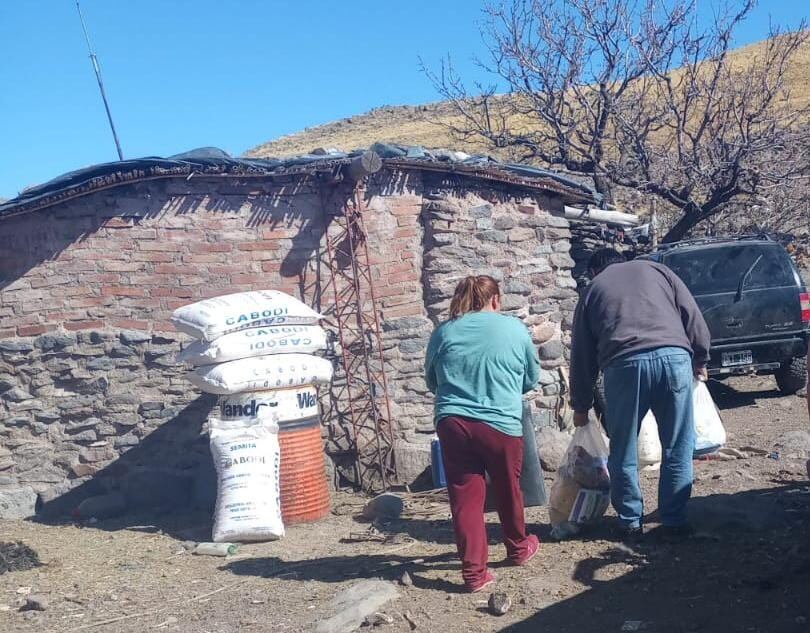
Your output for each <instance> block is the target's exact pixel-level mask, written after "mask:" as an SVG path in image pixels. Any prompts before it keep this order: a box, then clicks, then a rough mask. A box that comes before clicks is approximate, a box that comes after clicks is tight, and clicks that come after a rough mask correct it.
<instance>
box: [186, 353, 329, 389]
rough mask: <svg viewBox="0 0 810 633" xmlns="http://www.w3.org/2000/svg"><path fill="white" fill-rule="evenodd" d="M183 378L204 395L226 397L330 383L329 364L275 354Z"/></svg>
mask: <svg viewBox="0 0 810 633" xmlns="http://www.w3.org/2000/svg"><path fill="white" fill-rule="evenodd" d="M187 378H188V380H189V381H190V382H191V383H192V384H194V385H195V386H197V387H199V388H200V389H201V390H202V391H205V392H207V393H215V394H219V395H230V394H234V393H242V392H243V391H266V390H268V389H284V388H286V387H299V386H302V385H310V384H311V385H322V384H326V383H328V382H329V381H330V380H332V363H330V362H329V361H328V360H326V359H325V358H320V357H318V356H310V355H309V354H276V355H273V356H257V357H256V358H242V359H240V360H232V361H229V362H227V363H220V364H219V365H205V366H203V367H198V368H197V369H195V370H194V371H191V372H189V373H188V374H187Z"/></svg>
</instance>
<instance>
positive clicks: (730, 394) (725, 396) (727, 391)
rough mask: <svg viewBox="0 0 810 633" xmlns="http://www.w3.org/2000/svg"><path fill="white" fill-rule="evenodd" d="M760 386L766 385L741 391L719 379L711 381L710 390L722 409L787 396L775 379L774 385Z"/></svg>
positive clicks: (750, 404) (748, 405)
mask: <svg viewBox="0 0 810 633" xmlns="http://www.w3.org/2000/svg"><path fill="white" fill-rule="evenodd" d="M771 380H773V379H771ZM758 386H764V387H765V388H764V389H759V390H756V391H740V390H739V389H737V388H735V387H734V386H732V385H731V384H729V383H727V382H720V381H718V380H711V381H709V391H710V392H711V394H712V398H713V399H714V402H715V404H717V408H718V409H720V410H721V411H723V410H726V409H739V408H742V407H750V406H752V405H754V404H756V403H757V401H760V400H777V399H779V398H784V397H785V396H784V395H783V394H782V393H781V392H780V391H779V390H778V389H777V388H776V382H775V381H774V382H773V385H772V386H771V385H758Z"/></svg>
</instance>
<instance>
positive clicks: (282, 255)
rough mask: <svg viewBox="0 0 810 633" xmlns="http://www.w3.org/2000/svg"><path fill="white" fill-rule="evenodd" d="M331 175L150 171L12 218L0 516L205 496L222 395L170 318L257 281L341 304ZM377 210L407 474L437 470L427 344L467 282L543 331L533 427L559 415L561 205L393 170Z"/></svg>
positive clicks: (390, 362) (374, 239)
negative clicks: (479, 283)
mask: <svg viewBox="0 0 810 633" xmlns="http://www.w3.org/2000/svg"><path fill="white" fill-rule="evenodd" d="M320 187H321V186H320V185H318V183H317V181H316V180H315V179H314V178H312V177H309V176H299V177H297V178H292V177H287V178H286V179H276V180H274V181H272V182H270V181H268V180H266V179H265V180H263V181H262V182H261V183H256V182H253V181H249V180H246V181H243V182H240V181H232V180H231V181H227V182H223V181H218V180H212V179H207V178H206V177H199V178H197V177H195V178H194V179H192V180H190V181H186V180H180V179H178V180H168V181H156V182H152V183H142V184H137V185H127V186H121V187H118V188H115V189H112V190H108V191H101V192H97V193H94V194H91V195H88V196H85V197H82V198H78V199H76V200H74V201H72V202H66V203H62V204H60V205H58V206H54V207H51V208H48V209H44V210H41V211H37V212H34V213H30V214H26V215H23V216H18V217H11V218H7V219H4V220H2V221H0V319H1V321H0V322H1V323H2V326H0V392H1V393H0V415H2V416H3V420H4V423H3V424H2V425H0V514H3V513H5V514H6V516H12V515H14V514H15V513H16V514H17V515H24V514H30V512H31V511H32V510H33V507H34V504H35V503H36V504H39V505H40V506H42V505H43V504H44V507H43V510H45V511H48V510H52V511H53V512H62V511H65V510H70V509H72V508H73V507H75V505H76V503H77V502H78V501H79V500H80V499H81V498H83V497H85V496H88V495H90V494H98V493H100V492H105V491H108V490H113V489H115V490H119V489H120V490H121V491H122V492H124V494H125V495H126V496H127V499H128V500H129V502H130V504H131V505H133V506H136V507H137V506H143V507H146V506H154V505H160V504H161V503H170V502H176V501H177V500H178V499H197V500H198V501H199V502H200V503H208V502H209V501H210V493H211V472H210V455H209V453H208V450H207V438H206V434H205V427H204V421H205V417H206V414H207V413H208V411H209V410H210V408H211V406H212V404H213V398H211V397H208V396H206V395H203V394H200V393H199V392H197V391H195V390H194V389H193V388H191V387H190V385H189V384H188V383H187V382H186V381H185V380H184V378H183V369H182V368H180V367H177V366H176V365H175V363H174V355H175V353H176V351H177V350H178V349H180V347H181V345H182V344H183V343H184V342H185V341H187V340H188V338H187V337H185V336H184V335H181V334H178V333H177V332H175V331H174V330H173V328H172V327H171V324H170V323H169V316H170V314H171V311H172V310H173V309H175V308H176V307H178V306H180V305H184V304H186V303H190V302H192V301H196V300H199V299H202V298H206V297H211V296H216V295H219V294H225V293H229V292H238V291H242V290H250V289H255V288H278V289H281V290H284V291H286V292H289V293H291V294H294V295H296V296H299V297H300V298H302V299H303V300H305V301H306V302H308V303H310V304H312V305H316V306H319V307H321V309H322V310H324V311H325V312H326V313H328V312H329V309H330V305H331V302H332V296H331V294H330V289H329V288H325V287H322V285H321V282H322V280H323V275H322V273H321V274H320V275H319V271H322V270H323V265H324V232H325V231H326V230H331V229H330V228H328V227H327V224H328V222H327V221H326V219H325V218H326V217H328V215H329V213H333V212H335V209H336V208H337V205H339V204H340V202H341V200H342V198H341V196H342V195H345V192H344V193H342V194H341V192H340V191H339V190H335V191H333V192H332V193H333V194H337V195H332V196H329V197H326V198H325V197H324V195H323V191H322V190H321V188H320ZM210 192H216V193H215V194H212V193H210ZM365 202H366V206H367V211H366V213H365V217H366V223H367V224H366V228H367V232H368V234H369V242H368V243H369V250H370V256H371V262H372V270H373V276H374V279H375V284H376V290H377V293H376V294H377V300H378V308H379V310H380V316H381V320H382V327H383V346H384V350H385V358H386V362H387V373H388V378H389V391H390V395H391V401H392V414H393V418H394V422H395V425H396V429H397V437H398V439H397V459H398V462H399V465H400V469H401V474H402V475H403V478H404V479H405V480H406V481H409V480H412V479H413V478H415V477H416V476H417V475H418V474H419V473H420V472H421V471H423V470H424V469H425V467H426V466H427V464H428V463H429V448H428V443H429V440H430V438H431V436H432V433H433V426H432V415H431V399H430V397H429V394H427V391H426V388H425V385H424V381H423V379H422V363H423V360H424V350H425V347H426V344H427V340H428V338H429V336H430V332H431V331H432V329H433V327H434V326H435V324H436V323H438V322H439V321H440V320H442V318H443V317H444V315H445V313H446V308H447V306H448V304H449V298H450V295H451V293H452V290H453V288H454V286H455V284H456V283H457V281H458V280H459V279H460V278H461V277H463V276H464V275H467V274H470V273H488V274H491V275H493V276H494V277H495V278H497V279H499V280H501V281H502V282H503V283H502V287H503V290H504V292H505V295H504V308H505V310H507V311H508V312H509V313H511V314H514V315H515V316H518V317H520V318H522V319H523V320H524V321H525V322H526V323H527V325H529V326H530V327H531V328H532V332H533V336H534V338H535V340H536V341H537V343H538V345H539V346H540V347H539V349H540V355H541V358H542V359H543V367H544V371H543V375H542V379H541V383H542V385H541V388H540V389H539V390H538V392H537V393H535V394H533V395H532V399H533V400H534V402H535V405H536V408H537V411H538V417H537V419H538V423H539V424H541V425H543V424H545V425H552V424H554V423H555V418H554V412H555V410H556V408H557V406H558V400H559V396H558V394H559V391H560V388H561V387H560V385H561V378H560V374H559V372H558V370H559V368H560V367H562V366H563V365H564V364H565V362H566V354H567V351H566V350H567V345H568V342H569V330H570V324H571V323H570V321H571V315H572V312H573V309H574V305H575V301H576V293H575V290H574V288H575V282H574V281H573V279H572V277H571V275H570V270H571V268H572V266H573V265H574V262H573V260H572V259H571V258H570V257H569V254H568V250H569V245H570V240H569V238H570V231H569V227H568V223H567V222H566V221H565V220H563V219H560V218H558V217H555V216H553V215H551V213H550V212H553V211H557V210H558V208H561V203H559V202H557V201H556V200H555V199H554V198H543V197H535V198H533V199H524V198H523V197H522V196H516V195H515V194H514V192H510V191H509V190H505V189H499V188H497V187H493V186H487V187H481V186H480V185H479V184H478V183H476V181H474V180H470V179H460V178H459V179H452V178H451V179H448V178H447V177H446V176H443V175H435V174H424V175H423V174H421V173H420V172H415V171H410V172H407V173H405V172H395V171H391V170H388V169H385V170H383V172H381V173H380V174H378V175H376V176H375V177H374V178H372V179H371V181H370V183H369V185H368V189H367V195H366V201H365ZM324 207H326V213H325V212H324V211H325V209H324ZM326 422H327V426H331V425H339V424H340V421H336V420H326ZM326 430H327V431H328V430H329V429H328V428H327V429H326ZM325 435H326V437H327V439H329V438H330V437H332V436H333V435H334V434H333V433H331V432H327V433H325ZM328 450H329V447H328ZM158 484H160V485H158ZM4 504H5V505H6V506H7V507H6V510H3V506H4ZM9 508H10V509H9Z"/></svg>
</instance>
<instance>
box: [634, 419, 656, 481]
mask: <svg viewBox="0 0 810 633" xmlns="http://www.w3.org/2000/svg"><path fill="white" fill-rule="evenodd" d="M638 465H639V466H640V467H641V468H646V469H651V470H652V469H655V468H657V467H659V466H660V465H661V439H660V438H659V437H658V422H656V420H655V416H654V415H653V412H652V411H647V415H645V416H644V419H643V420H642V421H641V430H640V431H639V433H638Z"/></svg>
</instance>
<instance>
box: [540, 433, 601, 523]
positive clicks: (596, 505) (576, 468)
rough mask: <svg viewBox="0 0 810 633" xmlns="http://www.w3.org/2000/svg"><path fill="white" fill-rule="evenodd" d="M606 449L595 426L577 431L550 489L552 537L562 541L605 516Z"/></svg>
mask: <svg viewBox="0 0 810 633" xmlns="http://www.w3.org/2000/svg"><path fill="white" fill-rule="evenodd" d="M607 458H608V446H607V440H606V438H605V436H604V435H603V434H602V431H601V429H600V428H599V425H598V424H595V423H593V422H591V423H589V424H586V425H585V426H581V427H579V428H577V430H576V431H575V432H574V437H573V439H572V440H571V444H570V445H569V446H568V451H567V452H566V454H565V460H564V461H563V463H562V465H561V466H560V467H559V469H558V470H557V476H556V477H555V479H554V484H553V485H552V486H551V496H550V499H549V516H550V518H551V526H552V532H551V533H552V536H553V537H554V538H557V539H563V538H566V537H569V536H572V535H574V534H576V533H577V532H578V531H579V529H580V526H582V525H584V524H587V523H592V522H593V521H595V520H597V519H599V518H600V517H601V516H602V515H604V514H605V511H606V510H607V508H608V505H609V504H610V475H609V474H608V470H607Z"/></svg>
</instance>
